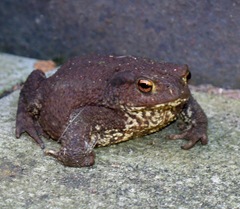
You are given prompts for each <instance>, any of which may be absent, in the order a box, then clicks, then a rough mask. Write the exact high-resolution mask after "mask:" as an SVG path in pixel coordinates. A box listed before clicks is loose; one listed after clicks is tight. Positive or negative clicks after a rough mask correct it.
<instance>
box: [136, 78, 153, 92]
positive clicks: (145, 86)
mask: <svg viewBox="0 0 240 209" xmlns="http://www.w3.org/2000/svg"><path fill="white" fill-rule="evenodd" d="M137 85H138V89H139V90H140V91H141V92H144V93H148V92H151V91H152V89H153V82H152V81H151V80H147V79H140V80H139V81H138V84H137Z"/></svg>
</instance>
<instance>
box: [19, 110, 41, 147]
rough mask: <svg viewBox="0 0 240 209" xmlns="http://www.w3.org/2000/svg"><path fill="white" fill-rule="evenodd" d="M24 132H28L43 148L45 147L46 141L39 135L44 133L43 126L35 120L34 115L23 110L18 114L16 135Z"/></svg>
mask: <svg viewBox="0 0 240 209" xmlns="http://www.w3.org/2000/svg"><path fill="white" fill-rule="evenodd" d="M24 132H27V133H28V134H29V135H30V136H31V137H32V138H33V139H34V140H35V141H36V142H37V144H39V145H40V147H41V148H42V149H44V148H45V145H44V142H43V141H42V139H41V138H40V137H39V135H42V134H43V131H42V129H41V127H40V126H39V124H38V123H37V122H35V121H34V120H33V118H32V117H30V115H28V114H27V113H25V112H21V113H19V114H18V116H17V121H16V137H17V138H19V137H20V136H21V134H22V133H24Z"/></svg>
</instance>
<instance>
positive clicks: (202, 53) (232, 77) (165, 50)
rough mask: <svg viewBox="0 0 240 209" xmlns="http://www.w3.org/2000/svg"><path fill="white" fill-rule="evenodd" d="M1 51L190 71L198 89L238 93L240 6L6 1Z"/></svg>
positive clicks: (0, 13)
mask: <svg viewBox="0 0 240 209" xmlns="http://www.w3.org/2000/svg"><path fill="white" fill-rule="evenodd" d="M0 51H2V52H7V53H12V54H17V55H21V56H27V57H34V58H39V59H56V58H57V59H60V60H63V59H66V58H69V57H72V56H78V55H84V54H89V53H100V54H116V55H129V54H131V55H138V56H143V57H150V58H153V59H157V60H165V61H170V62H175V63H187V64H188V65H189V66H190V69H191V71H192V74H193V81H192V82H193V84H201V83H203V84H205V83H211V84H213V85H215V86H222V87H225V88H240V1H239V0H201V1H200V0H192V1H189V0H171V1H169V0H162V1H157V0H144V1H143V0H78V1H77V0H24V1H22V0H1V1H0Z"/></svg>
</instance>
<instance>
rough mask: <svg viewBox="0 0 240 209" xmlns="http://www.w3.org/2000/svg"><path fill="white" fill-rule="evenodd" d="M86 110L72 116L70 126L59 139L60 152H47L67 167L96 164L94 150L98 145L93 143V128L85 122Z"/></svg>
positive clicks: (81, 109)
mask: <svg viewBox="0 0 240 209" xmlns="http://www.w3.org/2000/svg"><path fill="white" fill-rule="evenodd" d="M84 110H85V108H80V109H79V110H78V112H77V114H76V113H73V114H72V115H71V119H70V122H69V124H68V125H67V127H66V129H65V131H64V132H63V134H62V136H61V137H60V138H59V142H60V143H61V149H60V150H59V151H58V152H56V151H53V150H48V151H46V152H45V153H46V154H47V155H50V156H52V157H54V158H56V159H57V160H59V161H60V162H61V163H62V164H63V165H65V166H70V167H86V166H92V165H93V164H94V159H95V154H94V152H93V148H94V146H95V144H96V143H95V142H94V141H91V136H90V135H91V126H90V125H89V124H88V123H86V121H84V116H83V114H84V113H83V112H84Z"/></svg>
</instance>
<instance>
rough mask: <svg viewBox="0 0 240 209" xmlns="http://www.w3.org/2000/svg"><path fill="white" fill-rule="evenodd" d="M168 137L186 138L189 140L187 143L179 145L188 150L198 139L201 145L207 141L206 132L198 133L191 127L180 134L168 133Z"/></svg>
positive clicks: (173, 138)
mask: <svg viewBox="0 0 240 209" xmlns="http://www.w3.org/2000/svg"><path fill="white" fill-rule="evenodd" d="M169 139H172V140H175V139H186V140H189V141H188V143H186V144H184V145H182V146H181V148H182V149H184V150H188V149H191V148H192V147H194V145H195V144H196V143H197V142H198V141H200V142H201V144H202V145H206V144H207V143H208V138H207V134H205V133H199V132H197V131H196V130H195V129H194V128H191V129H189V130H187V131H184V132H182V133H181V134H172V135H169Z"/></svg>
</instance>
